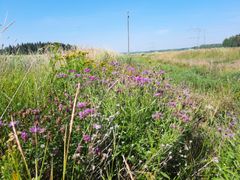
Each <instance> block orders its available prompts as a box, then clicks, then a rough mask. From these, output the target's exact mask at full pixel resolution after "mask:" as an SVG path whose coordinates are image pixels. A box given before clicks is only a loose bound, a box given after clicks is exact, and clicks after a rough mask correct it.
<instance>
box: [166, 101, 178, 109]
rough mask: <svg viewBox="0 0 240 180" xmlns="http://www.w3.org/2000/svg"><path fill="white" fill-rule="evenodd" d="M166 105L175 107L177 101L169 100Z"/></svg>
mask: <svg viewBox="0 0 240 180" xmlns="http://www.w3.org/2000/svg"><path fill="white" fill-rule="evenodd" d="M168 106H169V107H172V108H175V107H176V106H177V102H175V101H171V102H169V103H168Z"/></svg>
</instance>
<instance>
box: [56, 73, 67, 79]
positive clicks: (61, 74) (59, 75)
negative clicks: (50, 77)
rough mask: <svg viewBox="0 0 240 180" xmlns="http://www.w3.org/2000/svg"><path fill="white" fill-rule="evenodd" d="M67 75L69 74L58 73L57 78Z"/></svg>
mask: <svg viewBox="0 0 240 180" xmlns="http://www.w3.org/2000/svg"><path fill="white" fill-rule="evenodd" d="M66 77H68V75H67V74H64V73H59V74H57V78H66Z"/></svg>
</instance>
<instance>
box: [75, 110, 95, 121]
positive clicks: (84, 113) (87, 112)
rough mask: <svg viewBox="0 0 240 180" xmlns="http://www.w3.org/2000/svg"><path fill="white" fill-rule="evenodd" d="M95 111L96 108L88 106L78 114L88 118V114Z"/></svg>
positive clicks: (82, 117)
mask: <svg viewBox="0 0 240 180" xmlns="http://www.w3.org/2000/svg"><path fill="white" fill-rule="evenodd" d="M93 113H95V109H90V108H87V109H85V110H84V111H81V112H79V114H78V115H79V117H80V119H84V118H86V117H87V116H89V115H90V114H93Z"/></svg>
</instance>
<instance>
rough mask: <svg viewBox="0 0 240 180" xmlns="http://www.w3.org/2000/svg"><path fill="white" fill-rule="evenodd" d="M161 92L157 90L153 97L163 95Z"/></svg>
mask: <svg viewBox="0 0 240 180" xmlns="http://www.w3.org/2000/svg"><path fill="white" fill-rule="evenodd" d="M163 92H164V91H163V90H159V91H158V92H157V93H155V94H154V96H155V97H160V96H162V95H163Z"/></svg>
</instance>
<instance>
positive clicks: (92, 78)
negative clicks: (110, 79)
mask: <svg viewBox="0 0 240 180" xmlns="http://www.w3.org/2000/svg"><path fill="white" fill-rule="evenodd" d="M88 78H89V79H90V80H91V81H95V80H96V79H97V78H96V77H95V76H89V77H88Z"/></svg>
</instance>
